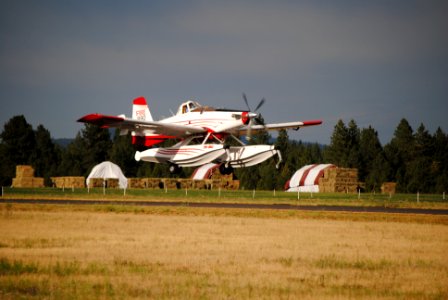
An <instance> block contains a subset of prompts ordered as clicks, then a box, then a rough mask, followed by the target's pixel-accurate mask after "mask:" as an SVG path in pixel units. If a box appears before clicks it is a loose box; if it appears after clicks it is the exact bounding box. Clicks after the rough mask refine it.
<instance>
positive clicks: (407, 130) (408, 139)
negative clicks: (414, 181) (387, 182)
mask: <svg viewBox="0 0 448 300" xmlns="http://www.w3.org/2000/svg"><path fill="white" fill-rule="evenodd" d="M413 145H414V135H413V130H412V128H411V126H410V125H409V123H408V121H407V120H406V119H402V120H401V121H400V123H399V124H398V126H397V128H396V129H395V132H394V136H393V138H392V140H391V141H390V143H389V144H387V145H386V146H385V147H384V150H385V154H386V158H387V160H388V162H389V164H390V167H391V170H392V171H391V172H392V174H390V176H389V178H390V179H391V180H395V181H396V183H397V191H400V192H409V190H408V182H409V178H408V177H409V176H408V174H407V167H408V164H409V162H410V161H412V148H413Z"/></svg>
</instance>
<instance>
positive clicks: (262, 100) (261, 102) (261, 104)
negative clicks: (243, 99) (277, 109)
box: [254, 98, 266, 111]
mask: <svg viewBox="0 0 448 300" xmlns="http://www.w3.org/2000/svg"><path fill="white" fill-rule="evenodd" d="M265 102H266V99H264V98H263V99H261V101H260V103H258V105H257V107H256V108H255V110H254V111H257V110H258V109H259V108H260V107H262V106H263V104H264V103H265Z"/></svg>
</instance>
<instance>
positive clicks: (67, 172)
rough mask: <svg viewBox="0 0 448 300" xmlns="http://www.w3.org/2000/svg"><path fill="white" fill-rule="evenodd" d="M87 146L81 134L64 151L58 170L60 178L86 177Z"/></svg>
mask: <svg viewBox="0 0 448 300" xmlns="http://www.w3.org/2000/svg"><path fill="white" fill-rule="evenodd" d="M86 156H87V153H86V145H85V140H84V139H83V138H82V136H81V133H80V132H78V134H77V135H76V138H75V139H74V140H73V141H72V142H71V143H70V144H69V145H68V146H67V148H66V149H65V150H64V151H63V154H62V159H61V164H60V165H59V168H58V174H59V176H86V175H88V170H87V166H86V162H85V157H86Z"/></svg>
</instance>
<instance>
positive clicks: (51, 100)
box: [0, 0, 448, 144]
mask: <svg viewBox="0 0 448 300" xmlns="http://www.w3.org/2000/svg"><path fill="white" fill-rule="evenodd" d="M447 16H448V2H447V1H428V0H424V1H412V0H409V1H399V0H397V1H382V0H379V1H362V0H360V1H354V0H352V1H320V0H317V1H283V0H276V1H263V0H258V1H255V0H254V1H252V0H246V1H232V0H230V1H195V0H193V1H170V0H167V1H113V0H112V1H45V0H42V1H27V0H23V1H16V0H3V1H1V2H0V101H1V102H0V107H1V108H0V126H2V127H1V128H2V130H3V125H4V124H5V123H6V122H7V121H8V120H9V119H10V118H12V117H13V116H16V115H24V116H25V118H26V119H27V121H28V122H29V123H30V124H32V125H33V127H34V128H36V127H37V125H39V124H42V125H43V126H44V127H45V128H47V129H48V130H49V131H50V133H51V135H52V137H53V138H74V137H75V136H76V134H77V132H79V130H81V129H82V128H83V125H82V124H81V123H77V122H76V120H77V119H79V118H80V117H81V116H83V115H85V114H88V113H104V114H111V115H118V114H123V113H124V114H126V115H127V116H130V115H131V103H132V99H134V98H136V97H138V96H144V97H145V98H146V99H147V101H148V104H149V107H150V110H151V112H152V115H153V117H154V118H155V119H161V118H163V117H168V116H170V115H171V111H173V112H176V111H177V107H178V106H179V104H180V103H182V102H183V101H186V100H188V99H193V100H196V101H198V102H199V103H201V104H203V105H210V106H215V107H225V108H232V109H245V108H246V106H245V104H244V102H243V99H242V96H241V95H242V93H243V92H244V93H246V94H247V97H248V100H249V102H250V105H251V107H252V108H254V107H256V106H257V104H258V102H259V101H260V100H261V99H262V98H266V100H267V101H266V103H265V105H264V106H263V107H262V108H261V109H260V112H261V114H262V115H263V117H264V119H265V120H266V122H268V123H277V122H289V121H301V120H313V119H321V120H323V125H321V126H315V127H308V128H302V129H301V130H299V131H297V132H295V131H289V132H288V133H289V136H290V138H291V139H296V140H303V141H307V142H318V143H322V144H329V143H330V140H331V134H332V132H333V129H334V126H335V124H336V122H337V121H338V120H339V119H342V120H343V121H344V123H345V124H348V122H349V121H350V120H351V119H353V120H355V122H356V123H357V125H358V127H360V128H366V127H368V126H372V127H373V128H375V129H376V130H377V131H378V134H379V137H380V140H381V142H382V143H383V144H385V143H388V142H389V141H390V139H391V138H392V136H393V134H394V131H395V129H396V127H397V125H398V123H399V122H400V120H401V119H402V118H405V119H407V120H408V122H409V123H410V124H411V126H412V128H413V129H414V131H415V130H416V129H417V128H418V127H419V126H420V124H421V123H423V124H424V125H425V127H426V128H427V129H428V130H429V132H430V133H434V132H435V130H436V129H437V127H441V128H442V130H444V132H445V133H447V132H448V116H447V112H448V17H447Z"/></svg>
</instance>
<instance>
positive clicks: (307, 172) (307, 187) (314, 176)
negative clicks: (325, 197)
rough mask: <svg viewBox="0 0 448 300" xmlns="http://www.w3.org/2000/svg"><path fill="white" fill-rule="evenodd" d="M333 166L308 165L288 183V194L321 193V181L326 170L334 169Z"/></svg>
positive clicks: (297, 172)
mask: <svg viewBox="0 0 448 300" xmlns="http://www.w3.org/2000/svg"><path fill="white" fill-rule="evenodd" d="M334 167H335V165H332V164H319V165H306V166H303V167H302V168H300V169H299V170H297V171H296V172H295V173H294V175H292V177H291V179H290V180H289V182H288V183H287V187H286V188H287V190H286V191H287V192H297V191H299V192H312V193H318V192H319V179H320V178H322V177H323V174H324V170H325V169H328V168H334Z"/></svg>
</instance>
